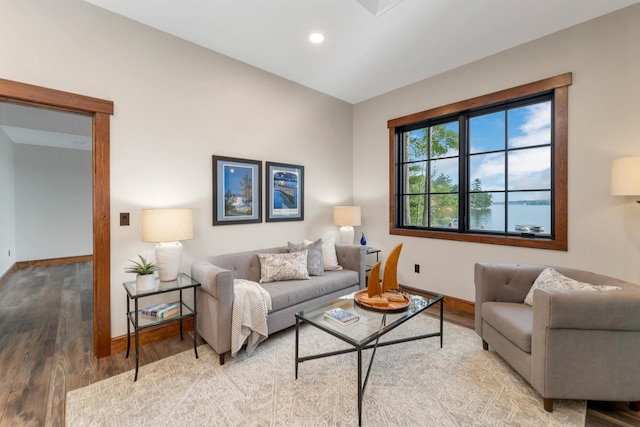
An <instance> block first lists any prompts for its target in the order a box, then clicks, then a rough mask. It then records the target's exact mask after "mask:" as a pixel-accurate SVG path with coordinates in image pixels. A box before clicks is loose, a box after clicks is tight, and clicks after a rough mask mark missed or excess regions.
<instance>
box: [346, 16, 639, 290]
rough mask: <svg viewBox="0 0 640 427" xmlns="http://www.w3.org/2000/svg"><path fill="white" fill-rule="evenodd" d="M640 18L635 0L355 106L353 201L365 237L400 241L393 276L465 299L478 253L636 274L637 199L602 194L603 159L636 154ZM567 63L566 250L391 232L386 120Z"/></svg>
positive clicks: (605, 182) (543, 74) (384, 243)
mask: <svg viewBox="0 0 640 427" xmlns="http://www.w3.org/2000/svg"><path fill="white" fill-rule="evenodd" d="M639 23H640V5H636V6H633V7H630V8H627V9H624V10H621V11H619V12H617V13H614V14H611V15H607V16H604V17H602V18H599V19H596V20H593V21H590V22H587V23H584V24H582V25H579V26H576V27H573V28H570V29H568V30H565V31H562V32H559V33H556V34H553V35H551V36H548V37H545V38H542V39H539V40H537V41H534V42H531V43H528V44H525V45H522V46H519V47H516V48H513V49H511V50H508V51H506V52H503V53H500V54H497V55H494V56H491V57H489V58H486V59H484V60H481V61H478V62H476V63H473V64H470V65H468V66H464V67H461V68H458V69H456V70H453V71H450V72H447V73H444V74H442V75H438V76H436V77H433V78H430V79H426V80H423V81H420V82H418V83H415V84H413V85H410V86H407V87H404V88H402V89H399V90H396V91H394V92H391V93H387V94H385V95H382V96H379V97H377V98H375V99H372V100H369V101H367V102H363V103H360V104H358V105H356V106H355V108H354V158H355V159H357V161H355V162H354V197H355V202H356V203H358V204H361V205H362V212H363V220H362V222H363V225H362V229H363V230H364V231H365V233H366V235H367V237H368V241H369V242H370V243H371V244H372V245H374V246H377V247H380V248H382V249H383V251H384V252H388V251H389V249H390V248H391V247H392V246H393V245H394V244H395V243H396V242H400V241H401V242H404V248H403V251H402V255H401V257H400V263H399V264H400V265H399V280H400V282H402V283H406V284H409V285H411V286H414V287H417V288H421V289H426V290H431V291H436V292H441V293H444V294H447V295H451V296H455V297H458V298H462V299H466V300H470V301H473V300H474V286H473V265H474V263H475V262H478V261H490V262H516V263H543V264H562V265H566V266H572V267H577V268H586V269H589V270H592V271H598V272H601V273H605V274H610V275H614V276H618V277H621V278H623V279H627V280H632V281H636V282H640V267H639V263H638V260H639V259H640V205H638V204H636V203H634V202H633V199H632V198H625V197H614V196H611V195H610V194H609V168H610V162H611V160H612V159H614V158H616V157H619V156H624V155H640V78H639V76H640V55H639V54H638V52H639V51H640V25H639ZM566 72H572V73H573V85H572V86H570V87H569V250H568V251H567V252H557V251H546V250H534V249H523V248H514V247H506V246H505V247H502V246H494V245H485V244H477V243H464V242H453V241H444V240H435V239H423V238H415V237H401V236H391V235H389V233H388V223H389V217H388V206H389V197H388V177H387V171H388V169H389V168H388V157H389V156H388V151H389V149H388V143H389V141H388V131H387V127H386V123H387V120H389V119H393V118H396V117H401V116H404V115H407V114H410V113H415V112H419V111H423V110H426V109H429V108H432V107H438V106H441V105H446V104H449V103H452V102H455V101H461V100H465V99H469V98H472V97H474V96H478V95H484V94H487V93H491V92H494V91H497V90H501V89H507V88H510V87H514V86H517V85H521V84H525V83H529V82H533V81H536V80H540V79H543V78H547V77H551V76H555V75H558V74H562V73H566ZM372 171H383V172H384V173H372ZM414 264H420V265H421V271H422V272H421V273H420V274H416V273H414V272H413V265H414Z"/></svg>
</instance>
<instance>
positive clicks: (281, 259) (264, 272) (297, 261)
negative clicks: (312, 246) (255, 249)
mask: <svg viewBox="0 0 640 427" xmlns="http://www.w3.org/2000/svg"><path fill="white" fill-rule="evenodd" d="M307 253H308V251H306V250H304V251H302V252H294V253H288V254H258V259H259V260H260V283H267V282H277V281H279V280H296V279H308V278H309V272H308V271H307Z"/></svg>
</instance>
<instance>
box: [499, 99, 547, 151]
mask: <svg viewBox="0 0 640 427" xmlns="http://www.w3.org/2000/svg"><path fill="white" fill-rule="evenodd" d="M518 129H519V130H520V132H521V134H520V135H517V136H512V137H510V139H509V146H510V147H511V148H519V147H530V146H532V145H541V144H549V143H550V142H551V103H550V102H543V103H541V104H535V105H531V106H529V107H525V108H524V123H523V124H522V125H520V127H519V128H518Z"/></svg>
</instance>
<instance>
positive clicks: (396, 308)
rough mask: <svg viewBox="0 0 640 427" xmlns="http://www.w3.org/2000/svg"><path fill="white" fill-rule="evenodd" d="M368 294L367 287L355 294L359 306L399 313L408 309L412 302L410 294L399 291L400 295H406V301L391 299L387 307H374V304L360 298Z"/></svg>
mask: <svg viewBox="0 0 640 427" xmlns="http://www.w3.org/2000/svg"><path fill="white" fill-rule="evenodd" d="M368 295H369V294H368V291H367V289H363V290H361V291H358V292H356V293H355V295H354V296H353V301H354V302H355V303H356V305H357V306H358V307H361V308H364V309H366V310H371V311H378V312H380V313H397V312H400V311H404V310H406V309H407V307H409V303H410V302H411V300H410V299H409V297H408V296H406V295H404V294H402V293H399V295H402V296H403V297H404V302H400V301H389V305H388V306H386V307H374V306H373V305H371V304H369V303H366V302H364V301H361V300H360V298H362V297H368Z"/></svg>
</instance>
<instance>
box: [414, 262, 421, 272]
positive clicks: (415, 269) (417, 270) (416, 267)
mask: <svg viewBox="0 0 640 427" xmlns="http://www.w3.org/2000/svg"><path fill="white" fill-rule="evenodd" d="M413 271H415V272H416V273H420V264H414V266H413Z"/></svg>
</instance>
